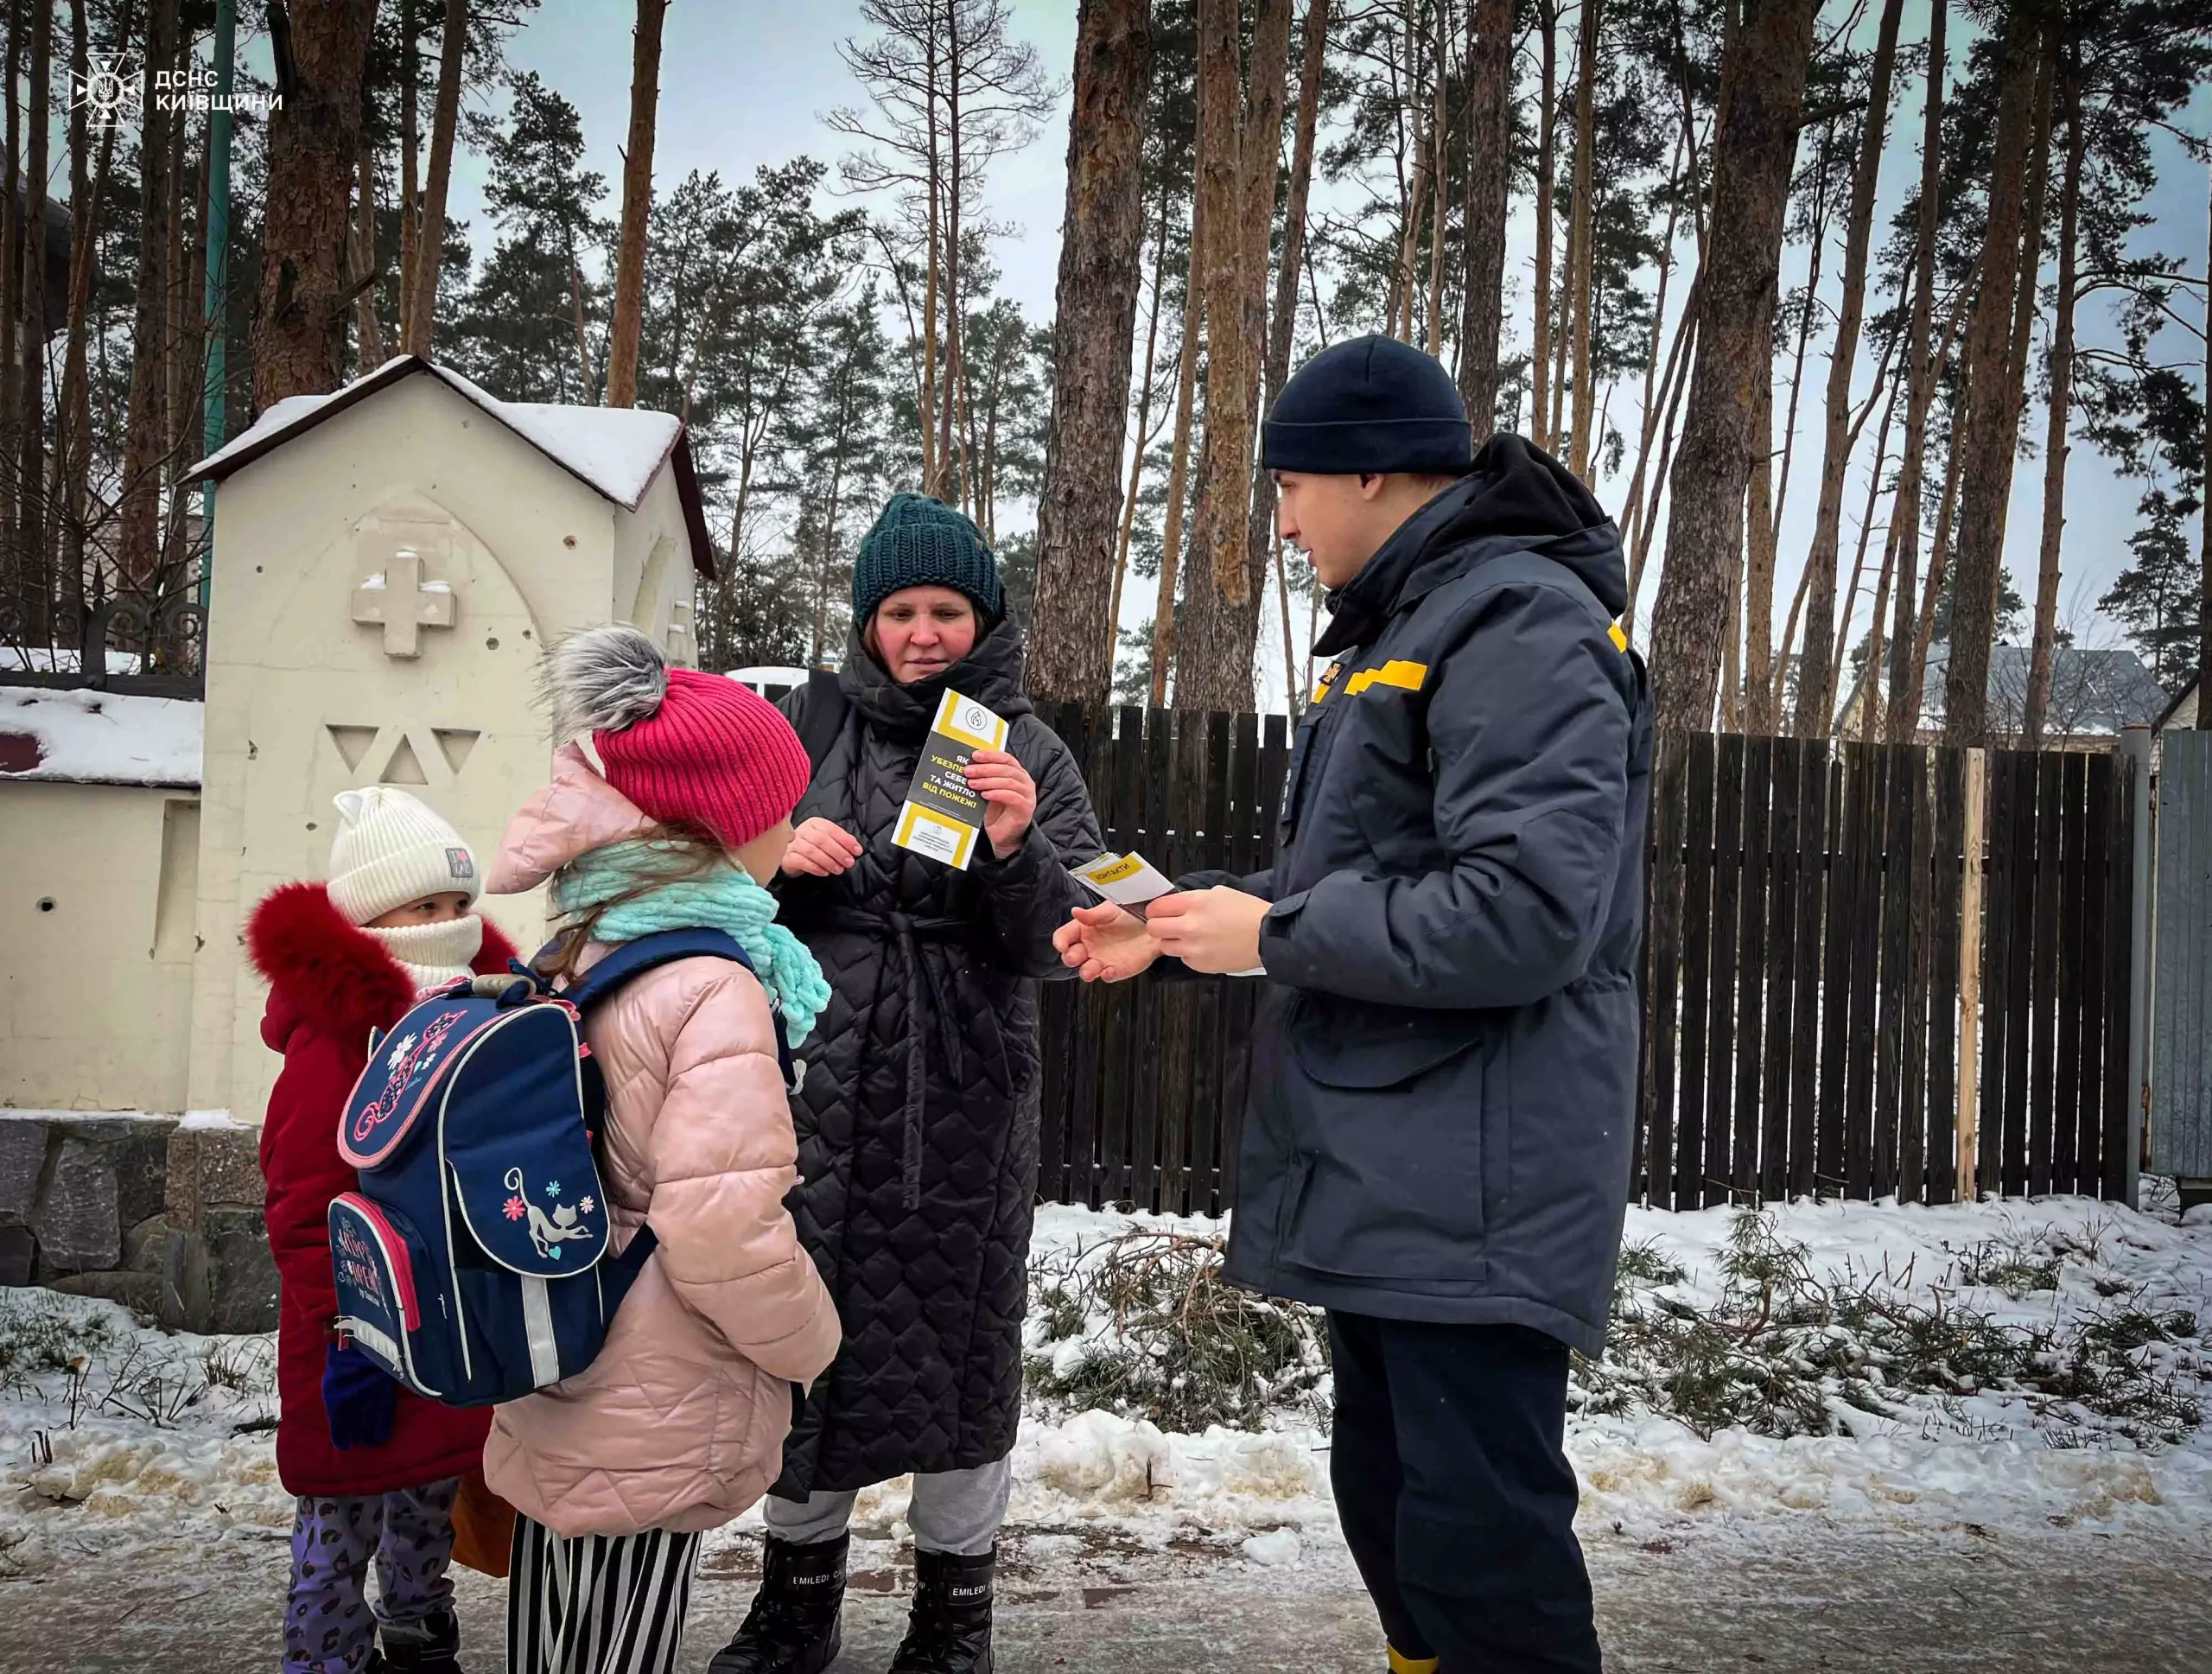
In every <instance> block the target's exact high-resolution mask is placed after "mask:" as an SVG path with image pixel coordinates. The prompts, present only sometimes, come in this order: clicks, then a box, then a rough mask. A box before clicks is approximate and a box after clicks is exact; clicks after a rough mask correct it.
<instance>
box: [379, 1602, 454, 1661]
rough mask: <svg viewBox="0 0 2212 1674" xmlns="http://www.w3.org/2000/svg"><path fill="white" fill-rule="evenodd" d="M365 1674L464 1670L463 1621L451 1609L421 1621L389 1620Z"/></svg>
mask: <svg viewBox="0 0 2212 1674" xmlns="http://www.w3.org/2000/svg"><path fill="white" fill-rule="evenodd" d="M377 1637H378V1639H379V1640H380V1641H381V1644H380V1645H379V1646H378V1650H377V1651H373V1652H370V1653H369V1666H368V1668H367V1669H366V1670H365V1671H363V1674H461V1661H460V1657H461V1623H460V1621H459V1620H457V1619H456V1618H455V1617H454V1614H453V1612H452V1611H450V1610H441V1611H439V1612H438V1614H436V1615H435V1616H425V1617H423V1619H422V1620H420V1621H388V1622H386V1623H385V1624H384V1625H383V1626H382V1627H380V1628H378V1631H377Z"/></svg>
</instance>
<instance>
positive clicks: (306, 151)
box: [161, 0, 461, 412]
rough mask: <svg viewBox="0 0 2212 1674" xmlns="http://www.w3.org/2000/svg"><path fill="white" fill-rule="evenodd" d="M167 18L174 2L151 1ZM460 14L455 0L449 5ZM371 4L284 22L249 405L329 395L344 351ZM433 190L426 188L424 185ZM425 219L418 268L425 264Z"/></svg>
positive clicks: (348, 1)
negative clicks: (287, 36) (286, 53)
mask: <svg viewBox="0 0 2212 1674" xmlns="http://www.w3.org/2000/svg"><path fill="white" fill-rule="evenodd" d="M161 5H162V10H168V11H171V12H172V14H173V13H174V6H175V0H161ZM452 6H453V8H454V10H460V9H461V0H452ZM375 16H376V0H326V3H323V4H321V5H315V6H302V7H301V8H299V9H298V10H297V11H296V13H295V14H294V16H293V18H292V56H293V62H294V68H295V71H296V74H295V79H294V85H293V89H292V92H291V93H290V95H289V97H288V98H287V99H285V101H284V103H283V106H282V107H281V108H279V109H278V110H277V111H273V112H271V113H270V118H269V141H268V144H269V196H268V205H267V208H266V210H265V212H264V219H263V223H262V238H263V244H264V256H263V259H262V271H261V305H260V309H259V311H258V313H257V315H256V316H255V319H254V329H253V345H252V347H253V396H254V404H256V405H257V407H259V408H260V409H261V410H262V411H264V412H265V411H268V410H269V409H270V407H273V406H275V405H276V404H277V403H278V402H279V401H282V400H283V399H284V398H285V397H287V396H292V395H316V394H320V393H321V392H322V391H326V390H332V389H335V388H336V387H337V386H338V381H339V367H340V356H341V355H342V354H343V353H344V352H345V345H346V315H345V309H344V301H345V289H346V288H345V283H344V279H343V277H342V276H343V270H344V266H345V256H346V209H347V207H348V206H349V204H350V203H351V201H352V200H353V160H354V158H355V157H356V156H358V155H359V151H360V145H361V71H362V67H363V64H364V61H365V57H366V54H367V50H368V43H369V25H370V22H371V20H372V19H373V18H374V17H375ZM433 189H434V190H435V182H434V183H433ZM429 232H430V229H429V226H428V225H427V221H426V224H425V226H424V229H423V235H424V243H425V245H426V248H425V251H424V253H423V271H424V272H426V273H427V272H429V271H430V270H431V268H432V266H433V265H434V263H435V249H436V246H435V244H433V243H431V241H430V239H429Z"/></svg>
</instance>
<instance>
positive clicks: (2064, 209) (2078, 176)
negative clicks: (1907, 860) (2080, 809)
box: [2023, 62, 2087, 750]
mask: <svg viewBox="0 0 2212 1674" xmlns="http://www.w3.org/2000/svg"><path fill="white" fill-rule="evenodd" d="M2065 99H2066V163H2065V173H2064V175H2063V177H2062V178H2061V180H2060V182H2059V188H2058V296H2057V298H2056V302H2055V303H2054V306H2053V308H2052V312H2051V322H2050V408H2049V411H2050V423H2049V424H2048V425H2047V426H2046V427H2045V429H2044V452H2043V459H2044V467H2043V544H2042V550H2041V551H2040V553H2039V555H2038V556H2039V558H2040V560H2041V561H2040V563H2039V564H2038V567H2037V576H2036V627H2035V638H2034V640H2033V642H2032V644H2033V649H2032V650H2031V652H2029V655H2028V703H2027V715H2026V716H2025V720H2024V727H2023V731H2024V735H2025V736H2024V743H2025V745H2026V747H2027V748H2029V749H2031V750H2032V749H2036V748H2039V747H2040V746H2041V745H2042V742H2043V729H2044V713H2045V711H2046V710H2049V708H2050V665H2051V660H2052V652H2053V651H2054V650H2055V648H2056V641H2057V638H2058V546H2059V539H2060V537H2061V536H2063V534H2064V532H2065V530H2066V455H2067V448H2068V442H2067V434H2066V433H2067V421H2068V418H2069V415H2070V413H2071V411H2072V408H2073V400H2074V286H2075V249H2074V245H2075V239H2076V237H2077V236H2078V231H2079V228H2080V226H2081V213H2082V157H2083V153H2084V151H2085V150H2086V149H2087V148H2086V144H2085V141H2084V136H2083V133H2082V68H2081V66H2080V64H2079V63H2078V62H2076V63H2073V64H2069V66H2068V67H2067V69H2066V72H2065Z"/></svg>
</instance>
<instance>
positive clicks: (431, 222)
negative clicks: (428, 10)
mask: <svg viewBox="0 0 2212 1674" xmlns="http://www.w3.org/2000/svg"><path fill="white" fill-rule="evenodd" d="M348 3H359V0H348ZM370 3H371V5H372V6H373V5H374V3H375V0H370ZM467 40H468V0H446V19H445V38H444V41H443V43H442V46H441V47H440V48H439V53H438V100H437V105H436V107H435V109H434V110H433V111H432V112H431V116H430V176H429V182H428V184H427V186H426V187H425V188H424V190H423V224H422V227H421V230H420V231H419V232H418V233H417V234H416V246H415V275H414V304H413V306H412V308H411V309H410V311H409V314H408V321H407V344H406V347H407V353H410V354H419V355H422V356H423V357H424V358H425V359H426V360H427V359H428V358H429V353H430V342H431V340H432V338H433V337H434V336H435V334H436V332H437V325H438V271H439V269H440V268H441V267H442V265H443V264H444V260H445V246H446V192H447V188H448V187H449V186H450V185H451V184H452V181H453V143H454V130H456V129H457V128H459V126H460V125H461V48H463V47H464V46H465V45H466V44H467Z"/></svg>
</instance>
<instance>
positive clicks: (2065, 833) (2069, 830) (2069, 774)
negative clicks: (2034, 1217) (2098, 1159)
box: [2050, 754, 2102, 1192]
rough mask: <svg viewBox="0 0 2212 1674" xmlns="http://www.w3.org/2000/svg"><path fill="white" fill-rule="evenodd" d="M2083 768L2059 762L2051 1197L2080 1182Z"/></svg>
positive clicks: (2074, 760)
mask: <svg viewBox="0 0 2212 1674" xmlns="http://www.w3.org/2000/svg"><path fill="white" fill-rule="evenodd" d="M2087 795H2088V757H2087V756H2084V755H2078V754H2069V755H2066V756H2064V757H2063V758H2062V759H2061V761H2060V762H2059V799H2058V845H2059V847H2058V853H2059V865H2058V877H2057V879H2056V893H2057V894H2058V897H2059V901H2058V1015H2057V1017H2056V1020H2055V1022H2056V1027H2055V1031H2054V1032H2055V1036H2056V1046H2055V1048H2054V1053H2053V1057H2052V1060H2051V1095H2050V1190H2052V1191H2056V1192H2072V1191H2075V1190H2078V1189H2079V1187H2080V1183H2081V1150H2082V1129H2081V1122H2080V1119H2079V1118H2080V1114H2081V1107H2082V918H2083V913H2082V904H2083V901H2084V900H2085V898H2086V897H2087V896H2088V893H2089V892H2088V878H2087V876H2086V875H2085V874H2084V866H2083V862H2084V860H2085V857H2086V856H2085V850H2086V848H2087V845H2088V830H2087V829H2086V826H2085V824H2084V822H2085V818H2086V812H2087V811H2086V809H2085V808H2084V806H2083V804H2084V800H2085V799H2086V797H2087ZM2099 882H2102V880H2099Z"/></svg>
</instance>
